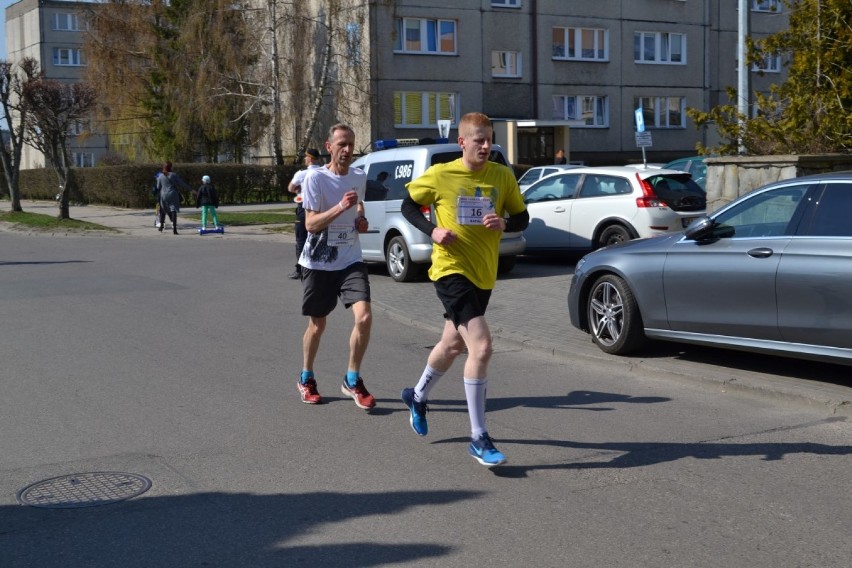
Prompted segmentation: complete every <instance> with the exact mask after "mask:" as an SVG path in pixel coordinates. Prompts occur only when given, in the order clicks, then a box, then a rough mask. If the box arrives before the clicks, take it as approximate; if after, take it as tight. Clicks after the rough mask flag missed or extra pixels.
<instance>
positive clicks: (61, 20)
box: [53, 12, 89, 32]
mask: <svg viewBox="0 0 852 568" xmlns="http://www.w3.org/2000/svg"><path fill="white" fill-rule="evenodd" d="M53 29H54V30H56V31H62V32H80V31H85V30H87V29H89V25H88V23H87V22H86V21H85V20H83V19H82V18H79V17H78V16H77V14H69V13H67V12H58V13H56V14H54V15H53Z"/></svg>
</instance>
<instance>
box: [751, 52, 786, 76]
mask: <svg viewBox="0 0 852 568" xmlns="http://www.w3.org/2000/svg"><path fill="white" fill-rule="evenodd" d="M751 70H752V72H754V73H780V72H781V56H780V55H767V56H765V57H764V58H763V59H762V60H761V61H755V62H754V63H752V65H751Z"/></svg>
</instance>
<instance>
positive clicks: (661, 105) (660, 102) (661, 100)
mask: <svg viewBox="0 0 852 568" xmlns="http://www.w3.org/2000/svg"><path fill="white" fill-rule="evenodd" d="M674 99H677V100H679V101H680V105H679V110H678V113H679V114H680V124H677V125H672V124H671V120H670V118H671V116H672V113H671V111H670V108H669V101H671V100H674ZM644 100H652V101H653V108H651V109H650V111H651V112H650V113H649V112H648V110H649V109H648V107H646V106H645V105H643V104H642V101H644ZM633 108H636V109H638V108H641V109H642V118H643V119H644V121H645V128H646V129H649V130H651V129H654V130H680V129H685V128H686V97H681V96H639V97H634V99H633ZM663 116H665V117H666V120H665V124H663V123H662V121H661V120H660V118H661V117H663Z"/></svg>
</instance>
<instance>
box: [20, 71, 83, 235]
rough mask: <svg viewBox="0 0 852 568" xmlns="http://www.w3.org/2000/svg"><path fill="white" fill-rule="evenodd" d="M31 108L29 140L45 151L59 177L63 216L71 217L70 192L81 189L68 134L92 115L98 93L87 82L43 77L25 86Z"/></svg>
mask: <svg viewBox="0 0 852 568" xmlns="http://www.w3.org/2000/svg"><path fill="white" fill-rule="evenodd" d="M22 95H23V100H24V103H25V104H26V105H27V107H28V108H29V111H30V113H29V117H30V120H28V121H27V123H26V142H27V144H29V145H30V146H32V147H34V148H36V149H37V150H39V151H41V152H42V153H43V154H44V156H45V158H46V159H47V161H48V162H50V165H51V166H52V167H53V170H54V171H55V172H56V176H57V178H59V188H60V189H59V218H60V219H69V218H70V215H69V210H68V195H69V192H72V191H73V192H76V191H77V188H76V185H75V182H74V178H73V176H72V174H71V168H72V165H73V164H72V161H71V152H70V150H69V147H68V136H69V132H70V129H71V126H72V125H73V124H74V123H75V122H76V121H78V120H83V119H86V118H88V116H89V114H90V113H91V111H92V109H93V108H94V106H95V103H96V101H97V93H96V91H95V89H94V87H92V86H91V85H89V84H87V83H61V82H59V81H55V80H50V79H44V78H40V79H37V80H34V81H30V82H29V83H27V84H26V85H25V88H24V89H23V93H22Z"/></svg>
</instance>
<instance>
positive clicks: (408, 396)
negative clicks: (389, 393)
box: [402, 388, 429, 436]
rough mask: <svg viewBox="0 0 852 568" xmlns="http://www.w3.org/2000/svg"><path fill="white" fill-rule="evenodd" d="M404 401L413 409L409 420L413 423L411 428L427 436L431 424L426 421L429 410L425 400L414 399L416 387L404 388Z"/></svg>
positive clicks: (410, 409) (409, 408)
mask: <svg viewBox="0 0 852 568" xmlns="http://www.w3.org/2000/svg"><path fill="white" fill-rule="evenodd" d="M402 402H404V403H405V406H407V407H408V410H409V411H411V416H410V417H409V419H408V422H409V423H410V424H411V429H412V430H414V431H415V432H416V433H417V434H418V435H419V436H425V435H426V434H428V433H429V424H428V423H427V422H426V413H427V412H428V411H429V409H428V407H427V406H426V403H425V402H417V401H416V400H414V389H412V388H405V389H402Z"/></svg>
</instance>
